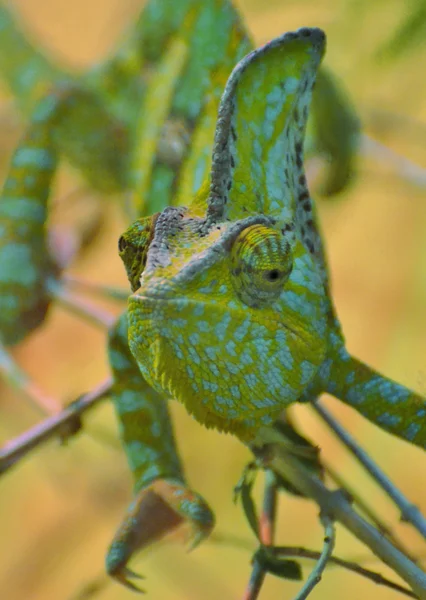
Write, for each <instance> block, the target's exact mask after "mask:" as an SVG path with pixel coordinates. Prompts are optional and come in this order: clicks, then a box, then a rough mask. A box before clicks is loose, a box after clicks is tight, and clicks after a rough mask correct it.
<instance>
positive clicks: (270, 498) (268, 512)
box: [243, 471, 277, 600]
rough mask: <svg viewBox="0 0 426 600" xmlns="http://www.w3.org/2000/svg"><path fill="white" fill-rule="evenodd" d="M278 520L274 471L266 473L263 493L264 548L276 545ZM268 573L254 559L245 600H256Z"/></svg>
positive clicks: (260, 525) (261, 540)
mask: <svg viewBox="0 0 426 600" xmlns="http://www.w3.org/2000/svg"><path fill="white" fill-rule="evenodd" d="M276 520H277V486H276V482H275V476H274V474H273V473H272V471H265V490H264V493H263V504H262V514H261V516H260V522H259V535H260V542H261V544H262V545H264V546H272V545H273V543H274V536H275V526H276ZM265 576H266V572H265V570H264V568H263V566H262V565H261V564H260V563H259V561H257V560H256V559H254V562H253V569H252V572H251V575H250V581H249V583H248V585H247V589H246V591H245V593H244V596H243V600H256V599H257V598H258V597H259V594H260V590H261V588H262V585H263V582H264V580H265Z"/></svg>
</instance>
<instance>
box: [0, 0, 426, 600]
mask: <svg viewBox="0 0 426 600" xmlns="http://www.w3.org/2000/svg"><path fill="white" fill-rule="evenodd" d="M143 4H144V3H143V2H141V1H139V0H91V2H87V0H86V1H83V0H73V2H69V1H68V0H19V1H18V0H15V1H13V2H10V3H9V5H10V6H11V7H13V8H14V9H16V11H17V13H18V14H19V15H20V18H21V20H22V23H23V25H24V26H25V28H26V30H27V31H28V33H29V34H30V35H31V39H33V40H36V41H37V43H38V44H40V46H41V47H42V48H43V49H44V50H45V51H48V52H49V54H51V55H52V56H54V57H56V58H57V59H58V61H60V62H61V64H64V65H66V66H67V67H69V68H75V69H84V68H86V67H87V66H88V65H92V64H94V63H95V62H96V61H98V60H100V59H102V58H103V57H105V56H106V55H107V53H108V51H109V50H110V49H111V48H112V47H113V45H114V43H115V42H116V41H117V40H118V39H119V38H120V36H122V35H123V32H124V31H125V28H126V27H127V26H129V25H130V24H131V23H132V22H133V20H134V19H135V18H136V16H137V15H138V13H139V11H140V10H141V8H142V6H143ZM237 4H238V6H239V8H240V10H241V13H242V14H243V16H244V18H245V20H246V23H247V26H248V29H249V30H250V31H251V33H252V35H253V37H254V40H255V41H256V43H257V44H260V43H263V42H265V41H267V40H268V39H269V38H271V37H274V36H275V35H278V34H280V33H282V32H283V31H286V30H290V29H293V28H297V27H301V26H309V25H315V26H319V27H322V28H323V29H325V31H326V33H327V36H328V50H327V55H326V59H325V64H326V65H328V66H329V67H330V68H331V69H332V70H333V71H334V73H335V74H336V75H337V76H339V77H340V78H341V79H342V81H343V83H344V85H345V87H346V88H347V90H348V92H349V94H350V96H351V97H352V100H353V102H354V104H355V106H356V107H357V110H358V114H359V116H360V118H361V120H362V122H363V124H364V125H365V130H366V131H368V134H369V135H370V136H371V137H373V138H375V139H377V140H380V141H381V142H382V143H384V144H386V145H387V146H388V147H390V148H392V149H393V150H394V151H395V152H396V153H399V154H401V155H404V156H406V157H407V158H410V159H411V160H413V161H414V162H416V163H417V164H419V165H423V167H424V168H425V170H426V150H425V142H424V140H425V138H426V136H425V132H426V78H425V76H424V73H425V69H426V43H424V39H425V37H424V35H423V33H424V32H425V31H426V25H425V23H426V18H425V13H426V4H425V2H424V0H421V1H419V0H417V1H415V0H412V2H400V1H399V0H386V1H382V0H374V1H372V0H341V1H340V2H335V1H334V0H287V1H284V0H270V1H269V2H268V3H265V2H262V1H261V0H240V1H239V2H237ZM410 15H411V17H410ZM412 15H417V16H416V17H415V18H413V17H412ZM410 18H411V25H410ZM407 26H411V28H412V30H411V31H412V33H411V34H410V35H409V36H405V38H404V28H406V27H407ZM422 27H423V29H422ZM422 39H423V43H421V42H422ZM407 40H408V41H407ZM2 98H3V102H2V111H1V113H0V126H1V128H2V132H3V133H2V134H1V135H0V151H1V156H0V165H3V168H4V166H5V165H6V164H7V160H8V157H9V156H10V152H11V149H12V148H13V144H14V143H16V140H17V139H18V138H19V133H20V129H19V125H17V117H16V115H15V114H14V112H13V108H12V106H11V99H10V98H8V97H7V95H6V93H4V94H3V96H2ZM423 183H424V184H425V183H426V182H425V178H424V179H423ZM76 185H77V184H76V179H75V177H74V175H73V173H72V172H71V170H70V169H66V168H64V169H61V172H60V175H59V178H58V181H57V184H56V187H55V196H56V197H58V198H61V197H62V198H64V197H66V196H67V194H70V193H71V192H72V191H73V190H74V189H75V188H76ZM425 189H426V187H423V189H422V187H421V186H420V185H415V184H414V183H413V182H412V181H407V180H404V179H403V178H401V177H399V176H398V175H397V174H396V173H395V170H394V168H393V166H392V165H390V164H389V163H387V162H386V161H383V160H382V156H381V155H380V154H379V155H378V154H377V153H373V155H368V156H367V155H362V156H360V158H359V163H358V175H357V178H356V179H355V180H354V182H353V183H352V184H351V186H350V187H349V188H348V189H347V190H346V191H345V192H343V193H342V194H341V195H340V196H339V197H338V198H335V199H332V200H324V201H321V203H320V207H319V213H320V219H321V223H322V228H323V232H324V237H325V240H326V247H327V250H328V254H329V260H330V266H331V272H332V284H333V295H334V299H335V303H336V306H337V311H338V314H339V316H340V318H341V321H342V324H343V330H344V332H345V334H346V338H347V343H348V347H349V350H350V351H351V352H352V353H353V354H355V355H356V356H359V357H360V358H362V359H363V360H364V361H366V362H368V363H369V364H371V365H373V366H374V367H376V368H378V369H380V370H381V371H383V372H384V373H385V374H387V375H389V376H391V377H392V378H394V379H396V380H398V381H400V382H402V383H404V384H406V385H408V386H409V387H411V388H413V389H415V390H416V391H418V392H420V393H422V394H426V192H425ZM85 202H89V200H87V198H85ZM77 205H78V203H77ZM103 206H104V207H105V208H104V210H105V219H104V221H105V222H104V225H103V229H102V231H101V233H100V235H99V236H98V239H97V243H96V244H95V245H93V246H91V247H90V248H89V249H88V250H87V251H86V252H85V253H84V254H83V256H82V257H81V258H80V259H79V260H78V261H77V262H76V263H74V265H73V268H72V273H74V274H75V275H79V276H82V277H85V278H88V279H90V280H92V281H94V282H99V283H108V284H117V285H120V286H122V287H126V286H127V281H126V278H125V274H124V271H123V269H122V266H121V263H120V260H119V258H118V256H117V253H116V240H117V238H118V236H119V235H120V233H121V232H122V230H123V228H124V227H125V225H126V223H125V221H124V217H123V216H122V213H121V211H120V208H119V207H118V206H117V204H114V202H110V203H107V204H105V203H104V204H103ZM61 210H62V211H64V210H65V209H64V208H59V211H58V212H59V213H60V214H62V217H63V215H64V214H65V215H66V213H64V212H62V213H61ZM79 218H80V217H79V215H78V210H77V213H75V211H74V212H73V213H72V214H70V215H69V219H70V220H73V219H74V220H76V221H78V219H79ZM109 308H110V310H114V311H115V312H116V313H118V312H119V311H120V308H118V307H117V305H114V304H112V305H110V306H109ZM14 354H15V357H16V358H17V360H18V361H19V363H20V364H21V365H23V366H24V367H25V369H26V370H27V371H28V372H29V373H30V374H31V375H32V376H33V377H34V379H35V380H36V381H37V382H38V383H39V385H40V386H41V387H42V388H43V389H45V390H46V391H47V392H48V393H50V394H51V395H53V396H56V397H58V398H61V399H62V400H63V401H64V402H66V401H70V400H72V399H74V398H76V397H77V396H78V395H79V394H81V393H82V392H84V391H87V390H89V389H91V388H92V387H93V386H94V385H95V384H96V383H98V382H99V381H100V380H101V379H102V378H104V377H105V376H106V374H107V373H108V368H107V364H106V356H105V335H104V333H102V332H100V331H98V330H96V329H94V328H92V327H90V326H89V325H87V324H86V323H84V322H82V321H79V320H78V319H77V318H75V317H73V316H71V315H69V314H66V313H65V312H64V311H63V310H61V309H59V308H54V309H53V310H52V312H51V315H50V318H49V321H48V324H47V325H46V326H45V327H43V328H41V329H40V330H39V331H37V332H36V333H35V334H33V335H32V336H31V337H30V339H29V340H27V341H25V342H24V343H23V344H21V345H20V346H19V347H18V348H16V350H15V352H14ZM326 403H327V406H329V407H330V409H332V411H333V413H334V414H335V415H336V416H337V417H338V418H339V419H340V420H341V422H342V423H344V424H345V425H346V426H347V428H348V429H349V430H350V431H351V432H352V433H353V434H354V435H355V436H356V438H357V439H358V441H360V442H361V443H362V444H363V446H364V447H365V448H366V449H367V450H368V451H369V452H370V453H371V454H372V455H373V457H374V458H375V459H376V460H377V461H378V462H379V464H380V465H381V466H382V467H383V469H384V470H385V471H386V472H387V473H388V474H389V475H390V476H391V478H392V479H393V481H395V482H396V483H397V484H398V485H399V487H400V488H401V489H402V490H403V491H404V492H405V493H406V494H407V496H408V497H409V498H410V499H411V500H412V501H413V502H414V503H416V504H417V505H418V506H419V507H420V508H421V509H423V511H424V512H426V460H425V455H424V453H422V452H421V451H420V450H419V449H416V448H414V447H411V446H410V445H409V444H407V443H404V442H402V441H398V440H396V439H394V438H392V437H391V436H389V435H387V434H385V433H382V432H381V431H379V430H378V429H377V428H376V427H374V426H372V425H370V424H369V423H367V422H366V421H365V420H364V419H362V418H361V417H359V416H358V415H357V414H356V413H355V412H354V411H353V410H351V409H349V408H347V407H345V406H342V405H341V404H340V403H339V402H338V401H336V400H334V399H331V398H328V399H327V400H326ZM172 412H173V416H174V421H175V425H176V435H177V439H178V444H179V448H180V451H181V455H182V458H183V461H184V464H185V465H186V469H187V474H188V478H189V480H190V482H191V483H192V484H193V486H194V487H195V488H196V489H197V490H198V491H200V492H201V493H202V494H203V496H204V497H206V498H207V499H208V500H209V502H210V504H211V506H212V507H213V508H214V510H215V512H216V516H217V526H216V530H215V531H216V538H215V537H214V538H213V539H212V541H210V542H206V543H204V544H203V545H202V546H201V547H200V548H198V549H197V550H196V551H194V552H193V553H191V554H187V553H186V552H185V551H184V549H183V548H182V547H181V546H179V545H177V544H174V543H171V544H166V543H163V544H161V545H158V546H157V547H155V548H154V549H152V550H150V551H149V552H145V553H143V554H142V555H141V556H140V557H139V559H138V560H137V561H135V563H134V564H135V566H136V570H138V571H139V572H141V573H143V574H144V575H146V577H147V579H146V582H144V587H145V589H146V590H147V591H148V593H149V596H148V597H149V598H153V599H161V600H183V599H186V600H195V599H197V600H198V599H201V598H202V599H203V600H213V599H215V600H217V599H218V598H220V599H222V600H233V599H236V598H240V597H241V596H242V594H243V591H244V589H245V586H246V584H247V581H248V578H249V574H250V558H251V553H252V551H253V550H254V549H255V547H256V543H255V540H254V538H253V536H252V534H251V532H250V530H249V528H248V526H247V524H246V522H245V519H244V517H243V515H242V510H241V509H240V507H238V506H235V505H234V504H233V502H232V489H233V486H234V485H235V484H236V483H237V481H238V479H239V476H240V473H241V470H242V467H243V466H244V465H245V463H246V462H247V461H248V460H249V459H250V456H249V453H248V452H247V450H246V449H245V448H244V447H243V446H242V445H241V444H239V443H238V442H237V441H236V440H234V439H233V438H232V437H230V436H225V435H220V434H218V433H215V432H212V431H206V430H204V429H202V428H201V427H200V426H198V425H197V424H196V423H195V422H194V421H193V420H192V419H191V418H189V417H188V416H187V415H186V413H185V411H184V410H183V408H182V407H181V406H178V405H177V404H176V403H173V404H172ZM0 415H1V416H0V442H1V443H4V442H5V441H6V440H7V439H9V438H12V437H13V436H15V435H17V434H19V433H20V432H22V431H24V430H25V429H26V428H28V427H30V426H31V425H33V424H34V423H36V422H37V419H38V416H37V414H36V412H35V411H34V410H32V409H31V408H30V407H29V406H28V405H27V404H26V403H25V402H24V401H23V400H22V398H21V397H20V396H19V394H17V393H15V392H13V391H12V390H11V389H10V388H8V387H6V386H2V387H1V395H0ZM292 415H293V416H294V419H295V421H296V423H297V424H298V426H299V427H300V430H301V431H302V432H303V433H304V434H305V435H306V436H308V437H309V438H310V439H311V440H313V441H314V442H315V444H317V445H319V446H320V447H321V449H322V451H323V455H324V457H325V458H326V459H327V460H328V461H329V463H330V464H331V465H332V466H334V468H335V469H337V470H338V471H339V472H340V473H341V474H342V475H343V476H344V477H345V479H346V480H348V481H350V482H351V484H352V485H353V486H354V487H355V488H356V489H357V490H359V491H360V492H361V493H362V495H363V497H364V498H365V499H367V500H368V502H369V503H370V504H371V505H373V506H374V507H375V509H376V511H377V512H378V513H379V514H380V516H381V517H382V518H383V519H384V520H385V521H386V522H388V523H391V524H392V527H393V529H394V531H395V532H397V534H398V535H399V536H400V538H401V539H402V540H403V541H404V543H405V544H406V546H407V547H408V548H409V549H410V550H411V552H412V554H414V555H416V556H418V557H419V558H420V557H421V558H422V560H425V558H426V547H425V545H424V544H423V545H422V541H421V539H420V537H419V536H417V535H416V534H415V533H414V532H413V531H411V529H410V527H408V526H405V525H402V524H400V523H399V520H398V519H399V515H398V513H397V511H396V510H395V509H394V508H393V507H392V506H391V505H390V504H389V502H388V501H387V500H386V499H385V498H384V496H383V494H382V493H381V492H380V491H378V490H377V488H376V487H375V486H374V485H373V484H372V483H371V482H370V481H369V480H368V478H367V476H366V475H364V474H363V473H362V472H361V471H360V469H359V467H358V466H357V465H355V463H354V462H353V460H352V459H351V458H349V457H348V455H347V453H346V452H344V451H343V450H342V449H341V447H340V446H339V445H338V444H337V442H336V441H335V440H334V439H333V437H332V435H331V434H330V433H329V432H328V431H327V430H326V428H325V427H324V426H323V425H322V424H321V423H320V422H319V421H318V420H317V419H316V417H315V416H314V415H313V414H312V413H311V412H310V410H309V408H308V407H306V406H297V407H295V408H294V409H292ZM84 422H85V427H84V430H83V432H82V433H80V434H79V435H78V436H77V437H76V438H74V439H72V440H71V441H70V442H69V443H68V444H67V445H66V446H60V445H59V444H58V443H57V442H56V441H54V442H51V443H49V444H47V445H45V446H43V447H42V448H41V449H39V450H37V451H35V452H33V453H32V454H31V456H30V457H29V458H27V459H25V460H23V461H22V462H21V463H19V465H18V466H17V467H16V468H14V469H12V470H11V471H10V472H8V473H7V474H6V475H5V476H4V477H3V478H2V481H1V493H0V565H1V567H0V598H2V599H4V600H73V599H74V600H75V599H77V598H80V599H81V598H87V597H89V596H88V593H89V591H90V589H91V586H92V587H93V586H94V587H96V585H99V588H100V590H99V592H98V593H97V594H95V595H94V596H93V597H97V598H100V599H102V600H115V599H123V600H124V599H125V598H129V599H130V598H131V597H132V596H131V592H128V591H126V590H125V589H123V588H121V587H120V586H118V585H116V584H114V583H112V582H109V581H106V580H105V579H104V578H103V568H104V556H105V553H106V549H107V547H108V544H109V543H110V541H111V539H112V536H113V534H114V532H115V530H116V527H117V525H118V523H119V522H120V520H121V518H122V516H123V514H124V510H125V508H126V506H127V504H128V502H129V499H130V495H131V478H130V473H129V470H128V468H127V463H126V461H125V457H124V454H123V452H122V451H121V449H120V447H119V445H118V442H117V436H116V424H115V420H114V415H113V412H112V408H111V406H110V405H109V403H108V402H105V403H104V404H103V405H102V406H100V407H99V408H98V409H95V410H94V411H93V412H92V413H91V414H90V416H88V417H87V418H85V421H84ZM258 491H260V488H259V490H258ZM322 535H323V534H322V530H321V529H320V527H319V525H318V519H317V509H316V507H315V505H313V504H312V503H310V502H308V501H306V500H298V499H295V498H292V497H290V496H284V495H283V496H282V498H281V500H280V507H279V529H278V538H277V539H278V542H279V543H281V544H285V545H292V544H293V545H297V546H306V547H308V548H313V549H320V547H321V542H322ZM336 554H337V555H339V556H341V557H344V558H349V559H354V560H360V561H361V563H362V564H363V565H364V566H367V567H371V568H372V569H374V570H379V571H380V572H381V573H383V574H385V575H390V577H393V578H395V579H396V576H395V575H394V574H392V573H390V572H389V571H387V569H386V568H385V567H384V566H382V565H381V564H379V563H378V562H377V561H375V560H374V558H372V557H371V556H370V555H369V553H368V551H366V549H365V548H364V547H363V546H362V545H361V544H359V543H358V542H357V541H356V540H354V539H353V538H352V537H351V536H350V535H349V534H347V533H346V532H345V531H343V530H341V529H340V528H339V532H338V544H337V548H336ZM311 566H312V564H311V563H307V562H306V563H305V562H304V563H303V567H304V574H305V575H306V574H307V573H308V572H309V570H310V568H311ZM299 585H300V584H299V583H297V582H295V583H294V582H286V581H282V580H278V579H276V578H274V577H272V576H269V577H268V578H267V581H266V584H265V586H264V588H263V591H262V594H261V598H262V600H266V599H269V598H271V599H272V598H277V597H279V598H292V597H293V596H294V595H295V594H296V592H297V590H298V588H299ZM90 597H91V596H90ZM310 597H311V598H312V599H313V600H321V599H325V598H343V597H344V598H345V599H346V600H355V599H358V598H360V597H363V598H375V599H376V600H387V599H389V600H392V599H393V598H396V597H397V593H396V592H393V591H391V590H387V589H385V588H381V587H379V586H375V585H374V584H372V583H370V582H367V581H365V580H363V579H361V578H359V577H357V576H355V575H351V574H348V573H347V572H345V571H343V570H339V569H337V568H333V569H331V568H330V569H329V570H327V572H326V574H325V576H324V578H323V581H322V582H321V585H320V586H318V587H317V588H316V589H315V591H314V592H313V593H312V595H311V596H310Z"/></svg>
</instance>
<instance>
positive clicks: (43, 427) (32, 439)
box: [0, 378, 112, 474]
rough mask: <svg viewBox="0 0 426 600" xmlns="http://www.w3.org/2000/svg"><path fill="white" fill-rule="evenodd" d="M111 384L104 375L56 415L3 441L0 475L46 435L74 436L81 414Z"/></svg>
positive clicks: (105, 393) (44, 440)
mask: <svg viewBox="0 0 426 600" xmlns="http://www.w3.org/2000/svg"><path fill="white" fill-rule="evenodd" d="M111 387H112V380H111V379H110V378H108V379H106V380H105V381H103V382H102V383H100V384H99V385H98V386H97V387H96V388H95V389H94V390H92V391H91V392H89V393H87V394H84V395H83V396H81V397H80V398H79V399H78V400H76V401H75V402H72V403H71V404H70V405H69V406H67V407H66V408H64V409H63V410H62V411H61V412H60V413H58V414H57V415H53V416H51V417H48V418H47V419H45V420H44V421H42V422H41V423H39V424H37V425H35V426H34V427H32V428H31V429H29V430H27V431H25V432H24V433H22V434H21V435H19V436H17V437H16V438H14V439H13V440H10V441H9V442H6V444H5V445H4V446H3V448H1V449H0V474H2V473H5V472H6V471H7V470H8V469H10V468H11V467H12V466H13V465H15V464H16V463H17V462H18V461H19V460H21V459H22V458H23V457H24V456H26V455H27V454H28V453H29V452H30V451H31V450H33V449H34V448H36V447H38V446H40V444H42V443H43V442H46V441H47V440H49V439H50V438H52V437H54V436H58V437H60V438H61V440H62V441H64V440H66V439H68V438H69V437H71V436H72V435H74V434H75V433H76V432H77V431H79V429H80V427H81V416H82V414H83V413H84V412H86V411H87V410H89V409H90V408H93V407H94V406H95V405H96V404H97V403H98V402H99V401H100V400H102V399H103V398H105V397H106V396H108V395H109V394H110V392H111Z"/></svg>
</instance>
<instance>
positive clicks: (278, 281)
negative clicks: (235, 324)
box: [231, 225, 293, 308]
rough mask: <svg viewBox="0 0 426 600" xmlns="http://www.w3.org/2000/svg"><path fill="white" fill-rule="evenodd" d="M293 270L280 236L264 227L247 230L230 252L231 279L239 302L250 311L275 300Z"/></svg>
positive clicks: (287, 249) (282, 238)
mask: <svg viewBox="0 0 426 600" xmlns="http://www.w3.org/2000/svg"><path fill="white" fill-rule="evenodd" d="M292 268H293V257H292V252H291V247H290V244H289V242H288V240H287V239H286V238H285V237H284V235H283V234H282V233H281V232H280V231H277V230H275V229H272V228H271V227H266V226H265V225H253V226H251V227H247V229H244V231H242V232H241V233H240V235H239V236H238V237H237V239H236V240H235V242H234V244H233V246H232V250H231V276H232V282H233V285H234V288H235V290H236V292H237V294H238V296H239V297H240V299H241V300H242V301H243V302H244V303H245V304H247V305H248V306H251V307H253V308H258V307H261V306H264V305H265V304H269V303H271V302H273V301H274V300H276V299H277V298H278V296H279V295H280V294H281V291H282V289H283V288H284V285H285V283H286V281H287V280H288V278H289V276H290V273H291V270H292Z"/></svg>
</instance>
